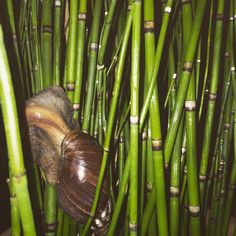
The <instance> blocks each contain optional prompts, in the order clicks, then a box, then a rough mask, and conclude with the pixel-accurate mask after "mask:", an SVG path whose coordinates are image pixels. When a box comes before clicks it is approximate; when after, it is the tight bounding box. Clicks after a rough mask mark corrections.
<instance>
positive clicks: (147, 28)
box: [144, 20, 155, 33]
mask: <svg viewBox="0 0 236 236" xmlns="http://www.w3.org/2000/svg"><path fill="white" fill-rule="evenodd" d="M148 32H155V21H153V20H149V21H148V20H147V21H144V33H148Z"/></svg>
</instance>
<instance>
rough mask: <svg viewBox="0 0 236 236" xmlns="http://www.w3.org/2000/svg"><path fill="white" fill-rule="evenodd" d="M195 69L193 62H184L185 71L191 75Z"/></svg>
mask: <svg viewBox="0 0 236 236" xmlns="http://www.w3.org/2000/svg"><path fill="white" fill-rule="evenodd" d="M192 69H193V63H192V62H191V61H186V62H184V66H183V71H185V72H189V73H191V72H192Z"/></svg>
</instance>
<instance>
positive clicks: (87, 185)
mask: <svg viewBox="0 0 236 236" xmlns="http://www.w3.org/2000/svg"><path fill="white" fill-rule="evenodd" d="M102 153H103V152H102V148H101V146H100V145H99V144H98V143H97V142H96V140H95V139H94V138H92V137H91V136H90V135H88V134H85V133H83V132H81V131H79V130H73V131H71V132H70V133H69V134H67V135H66V137H65V139H64V140H63V143H62V155H63V167H62V171H61V175H60V177H59V181H58V185H57V192H58V199H59V204H60V206H61V207H62V209H64V210H65V211H66V212H67V213H68V214H69V215H70V216H72V217H73V218H75V219H77V220H78V221H79V222H81V223H83V224H85V223H86V221H87V219H88V217H89V215H90V211H91V207H92V204H93V199H94V195H95V191H96V184H97V180H98V175H99V171H100V166H101V162H102ZM101 190H102V191H101V193H100V200H99V204H98V207H97V212H96V215H95V220H94V221H93V225H92V227H94V228H96V231H97V232H98V231H103V230H104V227H105V226H106V225H107V223H108V221H109V218H110V213H111V206H110V200H109V177H108V173H107V172H106V175H105V178H104V182H103V185H102V189H101Z"/></svg>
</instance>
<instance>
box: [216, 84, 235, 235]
mask: <svg viewBox="0 0 236 236" xmlns="http://www.w3.org/2000/svg"><path fill="white" fill-rule="evenodd" d="M232 98H233V94H232V89H231V88H230V92H229V94H228V99H227V105H226V109H225V116H224V124H223V152H222V154H223V155H222V156H221V161H223V162H224V169H223V179H222V184H221V190H220V193H221V194H220V199H219V208H218V215H217V221H216V223H217V227H216V232H217V235H221V229H222V222H223V212H224V208H225V192H226V186H227V182H226V181H227V179H226V178H227V175H228V173H227V169H228V162H229V160H228V159H229V150H230V143H231V137H230V129H231V121H230V118H231V110H232Z"/></svg>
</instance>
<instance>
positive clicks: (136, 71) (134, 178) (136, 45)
mask: <svg viewBox="0 0 236 236" xmlns="http://www.w3.org/2000/svg"><path fill="white" fill-rule="evenodd" d="M132 8H133V22H132V43H131V44H132V47H131V79H130V89H131V90H130V103H131V107H130V150H129V151H130V189H129V190H130V191H129V197H130V209H129V210H130V219H129V231H130V235H131V236H134V235H137V234H138V150H139V79H140V40H141V35H140V31H141V2H140V1H133V5H132Z"/></svg>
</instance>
